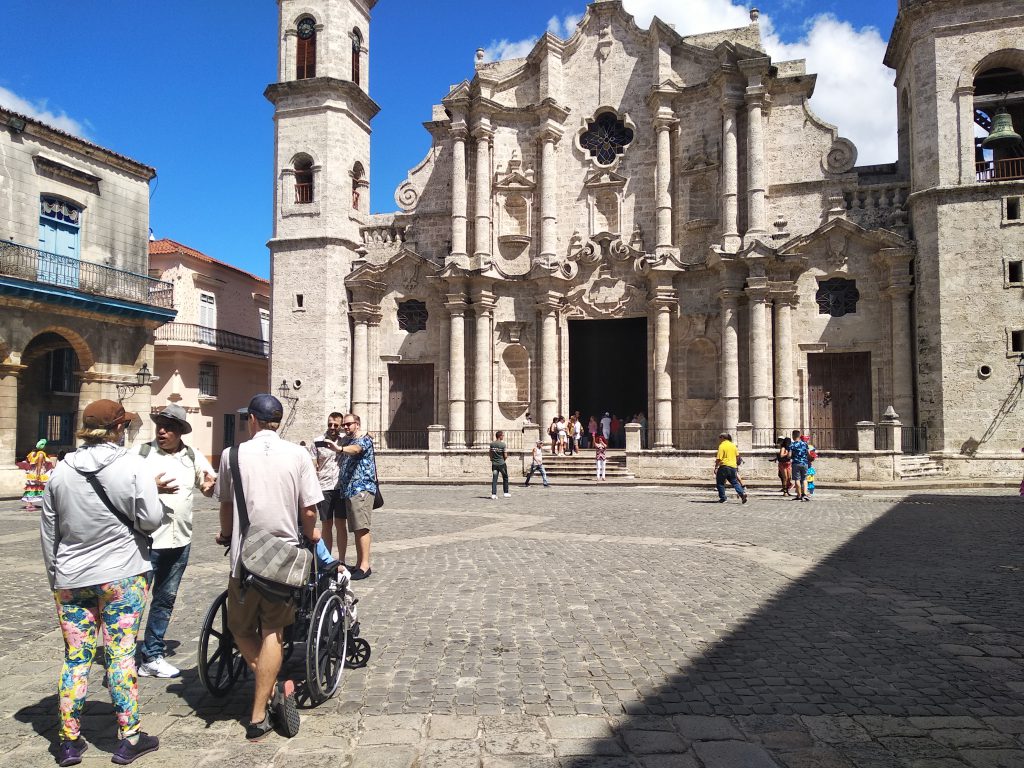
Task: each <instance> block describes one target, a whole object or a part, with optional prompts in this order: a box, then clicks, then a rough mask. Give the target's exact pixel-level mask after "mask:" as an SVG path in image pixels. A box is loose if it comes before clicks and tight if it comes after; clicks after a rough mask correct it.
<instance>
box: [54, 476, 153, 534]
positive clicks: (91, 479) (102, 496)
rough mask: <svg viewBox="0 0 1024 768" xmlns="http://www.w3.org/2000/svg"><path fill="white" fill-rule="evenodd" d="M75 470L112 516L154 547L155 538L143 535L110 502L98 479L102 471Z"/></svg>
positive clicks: (128, 518)
mask: <svg viewBox="0 0 1024 768" xmlns="http://www.w3.org/2000/svg"><path fill="white" fill-rule="evenodd" d="M73 469H74V470H75V472H77V473H78V474H80V475H81V476H82V477H84V478H85V480H86V482H87V483H89V485H91V486H92V489H93V491H94V492H95V493H96V496H98V497H99V500H100V501H102V502H103V506H105V507H106V508H107V509H109V510H110V512H111V514H113V515H114V517H116V518H117V519H118V520H120V521H121V522H122V523H124V524H125V526H127V528H128V530H129V531H131V532H132V533H133V534H135V536H136V537H138V538H141V539H142V540H143V541H144V542H145V544H146V548H147V549H148V548H151V547H152V546H153V537H152V536H150V535H149V534H148V533H143V532H142V531H140V530H138V529H137V528H136V527H135V523H133V522H132V520H131V518H130V517H128V515H126V514H125V513H124V512H122V511H121V510H119V509H118V508H117V507H115V506H114V502H112V501H111V500H110V497H109V496H107V492H106V491H105V490H104V489H103V484H102V483H100V479H99V478H98V477H96V475H98V474H99V473H100V470H98V469H97V470H96V471H95V472H83V471H82V470H80V469H79V468H78V467H73Z"/></svg>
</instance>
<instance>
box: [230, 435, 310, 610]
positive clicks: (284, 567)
mask: <svg viewBox="0 0 1024 768" xmlns="http://www.w3.org/2000/svg"><path fill="white" fill-rule="evenodd" d="M238 454H239V450H238V448H235V449H234V450H233V451H232V452H231V453H230V454H229V457H228V463H229V464H230V465H231V484H232V485H233V486H234V490H235V509H236V510H237V512H238V525H239V529H238V534H239V539H240V540H241V542H242V557H241V566H242V586H243V588H246V587H254V588H255V589H256V591H257V592H259V593H260V594H261V595H262V596H263V597H264V598H266V599H267V600H269V601H271V602H275V603H284V602H287V601H289V600H292V599H293V598H294V596H295V590H297V589H299V588H300V587H302V586H303V585H305V583H306V581H307V579H308V578H309V569H310V566H311V564H312V561H313V553H312V552H310V551H309V550H308V549H304V548H302V547H297V546H295V545H294V544H289V543H288V542H287V541H283V540H281V539H279V538H278V537H277V536H275V535H274V534H273V533H271V532H270V531H268V530H266V529H265V528H260V527H259V526H258V525H250V523H249V510H248V508H247V507H246V505H245V492H244V490H243V489H242V473H241V471H240V470H239V467H238V464H239V461H238ZM293 514H294V513H293Z"/></svg>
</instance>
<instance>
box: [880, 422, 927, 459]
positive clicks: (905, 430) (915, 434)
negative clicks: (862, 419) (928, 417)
mask: <svg viewBox="0 0 1024 768" xmlns="http://www.w3.org/2000/svg"><path fill="white" fill-rule="evenodd" d="M891 435H892V430H891V429H890V428H889V427H886V426H885V425H884V424H879V425H877V426H876V427H875V450H876V451H891V450H892V441H891V440H890V439H889V438H890V436H891ZM900 450H901V451H902V452H903V453H908V454H911V455H918V454H924V453H928V427H909V426H906V425H904V426H902V427H900Z"/></svg>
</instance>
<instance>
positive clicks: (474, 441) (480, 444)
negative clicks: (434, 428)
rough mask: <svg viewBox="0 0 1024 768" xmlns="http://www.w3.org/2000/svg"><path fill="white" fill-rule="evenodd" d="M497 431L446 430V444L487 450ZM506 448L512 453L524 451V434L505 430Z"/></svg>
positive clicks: (518, 431)
mask: <svg viewBox="0 0 1024 768" xmlns="http://www.w3.org/2000/svg"><path fill="white" fill-rule="evenodd" d="M496 431H497V430H494V431H491V430H486V429H484V430H480V429H475V430H474V429H470V430H458V429H450V430H446V432H445V444H446V445H447V446H449V447H456V446H457V447H465V448H486V447H487V446H489V445H490V444H491V443H492V442H493V441H494V439H495V438H494V432H496ZM505 447H506V448H508V450H510V451H521V450H523V433H522V432H521V431H520V430H518V429H515V430H513V429H507V430H505Z"/></svg>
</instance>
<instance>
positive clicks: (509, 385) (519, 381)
mask: <svg viewBox="0 0 1024 768" xmlns="http://www.w3.org/2000/svg"><path fill="white" fill-rule="evenodd" d="M497 330H498V341H499V349H500V350H501V351H500V353H499V356H498V382H497V385H498V408H500V409H501V413H502V415H503V416H504V417H505V418H506V419H510V420H513V419H518V418H520V417H522V416H523V415H524V414H525V413H526V411H527V410H528V409H529V407H530V353H529V351H528V350H527V348H526V345H525V342H526V323H525V322H500V323H498V324H497Z"/></svg>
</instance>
